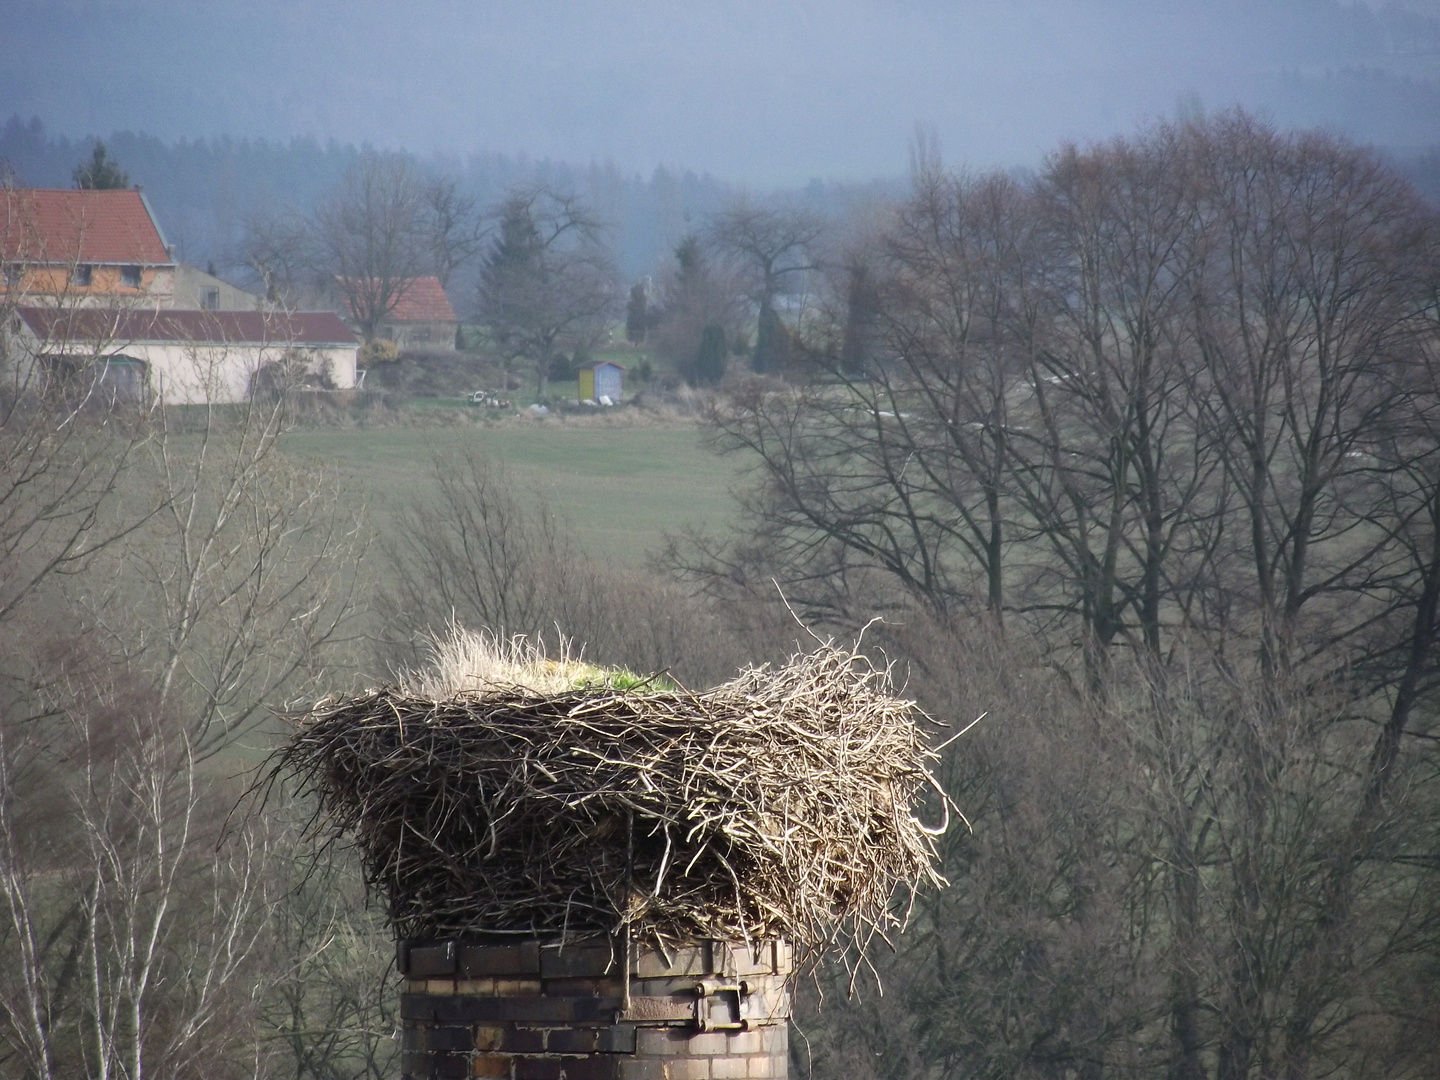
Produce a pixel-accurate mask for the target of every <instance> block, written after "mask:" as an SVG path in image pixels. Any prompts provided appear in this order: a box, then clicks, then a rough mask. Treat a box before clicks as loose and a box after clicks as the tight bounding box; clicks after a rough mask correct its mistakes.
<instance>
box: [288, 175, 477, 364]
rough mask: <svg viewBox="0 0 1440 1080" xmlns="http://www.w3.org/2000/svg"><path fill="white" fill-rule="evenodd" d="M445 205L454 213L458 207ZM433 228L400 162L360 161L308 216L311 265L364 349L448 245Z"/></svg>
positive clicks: (418, 182)
mask: <svg viewBox="0 0 1440 1080" xmlns="http://www.w3.org/2000/svg"><path fill="white" fill-rule="evenodd" d="M437 192H438V189H436V188H432V189H431V192H430V194H432V195H433V194H436V193H437ZM440 202H441V203H446V202H447V200H446V199H444V198H442V199H441V200H440ZM448 203H449V207H448V208H449V209H450V210H452V211H458V209H459V204H458V201H456V200H454V199H450V200H448ZM427 216H433V220H432V221H429V222H427ZM432 225H433V226H434V228H433V229H432V228H431V226H432ZM451 227H452V228H453V226H451ZM440 228H441V222H440V218H439V216H438V213H436V207H435V205H434V204H433V202H432V203H428V204H427V189H426V184H425V181H424V178H423V177H422V176H421V175H420V173H419V171H418V170H417V169H416V167H415V166H414V165H413V164H412V163H411V162H410V160H409V158H407V157H404V156H403V155H400V154H376V153H370V154H367V155H365V156H364V157H363V158H362V159H361V160H360V161H359V162H357V163H356V164H355V165H353V166H352V167H351V168H350V169H349V170H348V171H347V172H346V173H345V176H344V178H343V179H342V180H341V181H340V184H339V186H338V187H337V188H336V189H335V190H334V191H332V192H331V193H330V194H329V195H328V196H327V197H326V198H325V200H324V202H322V203H321V205H320V207H319V209H318V210H317V211H316V212H315V219H314V225H313V228H312V230H311V244H312V245H313V255H312V258H313V263H312V265H313V266H315V267H316V268H317V269H318V270H320V271H321V272H323V273H325V274H327V275H329V276H330V279H331V280H332V281H333V283H334V286H335V287H336V288H337V289H338V290H339V292H340V294H341V295H342V296H343V297H344V299H345V303H346V306H347V307H348V309H349V311H350V316H351V318H353V319H354V320H355V322H356V323H358V324H359V326H360V330H361V333H362V334H363V335H364V336H365V339H366V340H367V341H368V340H370V339H372V338H373V337H374V336H375V334H376V331H377V330H378V329H379V326H380V324H381V323H382V322H384V320H385V318H386V317H387V316H388V315H389V314H390V312H392V311H393V310H394V309H395V305H396V304H397V303H398V302H399V300H400V298H401V297H402V296H403V295H404V293H405V290H406V289H407V288H409V287H410V285H411V284H412V283H413V282H414V281H415V279H416V278H418V277H420V276H421V275H422V274H424V273H426V272H427V271H428V270H430V269H431V267H432V264H433V260H434V257H435V254H436V251H437V247H441V246H446V245H451V246H453V244H454V243H455V241H456V238H455V237H454V236H451V237H450V238H449V239H448V240H442V239H441V234H440V232H439V231H438V230H439V229H440Z"/></svg>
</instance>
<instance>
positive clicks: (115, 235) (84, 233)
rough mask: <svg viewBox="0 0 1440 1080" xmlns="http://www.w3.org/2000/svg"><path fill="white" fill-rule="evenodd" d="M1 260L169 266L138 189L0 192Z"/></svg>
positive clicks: (171, 261)
mask: <svg viewBox="0 0 1440 1080" xmlns="http://www.w3.org/2000/svg"><path fill="white" fill-rule="evenodd" d="M0 261H3V262H27V263H40V264H44V263H96V264H112V265H113V264H122V265H134V264H139V265H142V266H144V265H149V266H156V265H159V266H169V265H172V264H173V260H172V259H171V258H170V253H169V252H168V251H166V250H165V241H164V239H162V237H161V235H160V229H159V227H158V226H157V225H156V224H155V220H154V218H152V217H151V216H150V208H149V207H148V206H147V205H146V204H145V200H144V199H143V198H141V196H140V192H138V191H130V190H126V191H58V190H47V189H43V188H15V189H11V190H7V191H0Z"/></svg>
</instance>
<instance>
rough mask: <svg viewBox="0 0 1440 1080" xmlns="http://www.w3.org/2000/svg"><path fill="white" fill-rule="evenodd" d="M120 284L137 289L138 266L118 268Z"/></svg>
mask: <svg viewBox="0 0 1440 1080" xmlns="http://www.w3.org/2000/svg"><path fill="white" fill-rule="evenodd" d="M120 284H121V285H124V286H125V287H126V288H127V289H138V288H139V287H140V267H138V266H122V267H121V268H120Z"/></svg>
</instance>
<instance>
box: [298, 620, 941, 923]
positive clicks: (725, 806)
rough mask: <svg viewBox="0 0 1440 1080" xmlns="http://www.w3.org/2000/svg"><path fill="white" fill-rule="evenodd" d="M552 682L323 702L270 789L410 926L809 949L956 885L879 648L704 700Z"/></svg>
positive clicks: (914, 739)
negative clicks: (347, 853) (925, 815)
mask: <svg viewBox="0 0 1440 1080" xmlns="http://www.w3.org/2000/svg"><path fill="white" fill-rule="evenodd" d="M472 644H473V645H474V647H476V648H481V649H483V648H486V647H491V648H493V645H494V643H493V642H487V641H485V640H481V639H476V641H475V642H473V643H472ZM461 645H462V646H463V645H464V643H463V642H462V643H461ZM459 652H460V653H461V654H463V652H464V648H461V649H460V650H459ZM452 653H454V650H452ZM532 659H533V658H532ZM447 663H448V664H449V669H448V670H449V671H450V673H451V674H452V675H453V674H454V671H455V669H456V667H457V664H458V666H459V667H460V668H463V667H464V666H465V665H464V657H463V655H460V656H459V657H458V659H457V656H456V655H451V656H450V657H449V658H448V661H447ZM542 666H543V665H542ZM551 666H552V667H553V665H551ZM531 668H532V670H539V668H538V667H537V666H536V665H534V664H532V665H531ZM592 670H593V669H592ZM538 682H540V680H538V679H524V678H522V677H521V676H519V675H517V676H515V677H513V678H511V677H502V678H493V677H486V678H483V679H478V680H477V679H475V678H470V679H468V681H467V679H465V678H460V679H455V678H445V679H438V680H437V679H436V678H435V677H433V674H432V676H431V677H428V678H425V679H420V680H412V684H411V685H408V686H407V685H405V684H404V683H402V684H401V685H398V686H392V687H385V688H381V689H376V690H370V691H367V692H365V693H362V694H359V695H356V696H351V697H344V698H329V699H326V700H324V701H321V702H320V703H319V704H317V705H316V706H315V707H314V708H313V709H311V710H309V711H308V712H307V713H306V714H304V715H303V716H301V717H299V718H297V723H296V727H295V731H294V734H293V736H292V737H291V739H290V740H289V741H288V743H286V744H285V745H284V746H283V747H282V748H281V749H280V750H279V751H277V754H276V757H275V760H274V762H273V763H272V768H271V771H270V776H271V777H272V778H273V779H286V780H288V781H292V782H294V783H295V784H296V785H297V787H298V789H299V790H300V791H302V792H308V793H311V794H313V795H314V796H315V797H316V804H315V805H316V807H317V811H316V818H315V828H316V829H317V830H318V831H320V832H323V833H329V834H330V835H332V836H336V837H349V838H351V839H352V840H353V841H354V843H355V844H356V846H357V847H358V849H359V851H360V854H361V856H362V858H363V861H364V865H365V871H366V876H367V880H368V882H369V884H370V885H371V887H372V888H374V889H376V890H378V892H379V893H380V894H381V895H383V896H384V897H385V900H386V903H387V907H388V917H389V919H390V922H391V924H392V926H393V928H394V929H395V931H396V933H397V935H399V936H402V937H408V938H417V937H432V936H450V935H463V934H470V933H475V934H494V933H526V934H537V935H543V936H550V937H561V938H567V937H571V938H574V937H583V936H589V935H593V934H597V933H615V932H617V931H619V930H620V929H622V928H628V929H629V931H630V932H632V933H636V934H639V935H646V936H650V937H653V938H654V939H656V940H658V941H661V942H662V943H663V942H666V941H694V940H697V939H703V938H729V939H739V938H749V937H774V936H778V937H783V938H785V939H787V940H789V941H791V942H792V943H794V944H795V945H796V946H797V947H798V948H799V949H800V950H802V951H804V950H807V949H809V950H814V949H816V948H818V947H820V946H822V945H826V944H828V943H832V942H836V941H838V940H839V939H841V938H846V939H853V938H855V937H859V938H866V937H868V936H869V935H870V934H872V933H874V932H876V931H882V932H883V929H884V928H885V927H886V926H887V925H889V924H892V923H894V922H896V921H898V920H899V919H900V918H903V914H904V901H903V895H902V896H898V897H897V893H902V894H903V892H905V891H907V890H908V891H910V892H911V893H912V894H913V890H914V889H915V888H916V887H917V886H921V885H923V884H927V883H932V884H938V883H940V878H939V876H938V875H937V873H936V871H935V869H934V864H935V840H934V838H935V836H936V835H937V834H938V833H939V832H940V831H943V824H944V823H945V822H946V821H948V819H949V804H948V800H947V799H946V798H945V796H944V793H943V792H941V791H940V790H939V787H938V785H937V784H936V783H935V781H934V779H933V777H932V775H931V773H930V771H929V764H930V761H931V760H932V758H933V754H932V753H931V751H929V750H928V749H927V740H926V738H925V733H924V732H923V731H922V729H921V723H922V722H923V721H924V717H923V714H921V713H920V712H919V711H918V709H917V708H916V707H915V705H914V703H913V702H909V701H905V700H901V699H898V698H897V697H895V696H894V687H893V685H892V682H891V678H890V673H889V671H888V670H886V669H883V668H880V667H877V666H875V665H873V664H871V663H870V662H869V661H867V660H866V659H865V658H864V657H863V656H858V655H853V654H851V653H848V652H844V651H841V650H837V649H834V648H832V647H828V646H827V647H824V648H821V649H819V650H817V651H815V652H812V653H806V654H801V655H798V656H796V657H794V658H792V660H791V661H790V662H789V663H788V664H786V665H784V666H780V667H775V668H770V667H757V668H752V669H748V670H745V671H743V672H741V673H740V675H739V676H738V677H737V678H735V679H734V680H732V681H730V682H728V683H725V684H723V685H721V686H719V687H716V688H715V689H713V690H710V691H707V692H704V693H690V692H688V691H685V690H680V689H673V688H664V689H662V688H658V687H657V686H656V685H655V684H646V683H644V682H640V683H638V684H635V682H634V680H633V679H627V680H612V679H608V678H604V677H600V678H591V679H588V680H587V681H584V682H583V683H582V684H580V685H576V686H570V687H564V686H561V687H559V688H557V687H555V686H550V687H545V688H541V689H537V687H536V686H535V685H531V684H534V683H538ZM622 683H623V684H625V685H624V688H622ZM924 802H928V804H929V808H930V813H932V814H934V815H935V816H937V818H940V821H939V823H938V825H937V826H933V827H932V826H927V825H926V824H925V823H924V821H923V820H922V816H921V814H920V811H919V809H918V804H921V803H924ZM942 815H943V816H942Z"/></svg>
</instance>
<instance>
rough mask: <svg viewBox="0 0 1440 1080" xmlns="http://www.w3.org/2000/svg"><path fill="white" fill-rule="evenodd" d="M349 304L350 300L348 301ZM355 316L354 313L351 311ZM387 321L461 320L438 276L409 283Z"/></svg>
mask: <svg viewBox="0 0 1440 1080" xmlns="http://www.w3.org/2000/svg"><path fill="white" fill-rule="evenodd" d="M347 304H348V301H347ZM351 317H352V318H353V317H354V313H353V312H352V313H351ZM385 321H386V322H459V321H460V320H459V319H458V318H457V317H456V315H455V309H454V308H452V307H451V306H450V300H449V298H448V297H447V296H446V295H445V289H444V287H443V286H442V285H441V284H440V279H439V278H437V277H420V278H416V279H415V280H414V281H412V282H411V283H410V284H409V285H407V286H406V287H405V289H404V291H403V292H401V293H400V298H399V299H398V300H396V301H395V309H394V310H393V311H391V312H390V314H389V315H387V316H386V318H385Z"/></svg>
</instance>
